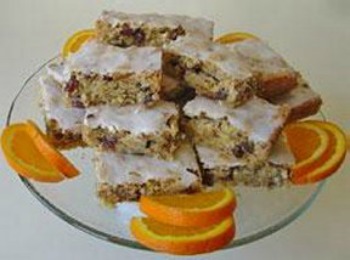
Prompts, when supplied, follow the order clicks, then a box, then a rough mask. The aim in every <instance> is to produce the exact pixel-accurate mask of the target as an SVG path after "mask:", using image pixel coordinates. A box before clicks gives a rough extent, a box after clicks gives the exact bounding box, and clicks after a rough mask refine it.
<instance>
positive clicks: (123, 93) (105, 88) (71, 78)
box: [51, 41, 162, 107]
mask: <svg viewBox="0 0 350 260" xmlns="http://www.w3.org/2000/svg"><path fill="white" fill-rule="evenodd" d="M161 62H162V53H161V50H159V49H157V48H154V47H143V48H136V47H130V48H127V49H123V48H118V47H114V46H108V45H104V44H101V43H98V42H96V41H89V42H87V43H86V44H85V45H84V46H82V48H81V49H80V50H79V51H78V52H76V53H74V54H71V55H69V56H68V57H67V59H66V60H65V62H64V64H62V65H61V67H60V66H57V65H56V67H53V66H51V71H52V70H54V69H56V71H55V72H56V73H55V74H59V73H61V74H62V75H56V77H58V78H61V79H62V80H63V81H64V87H63V90H64V92H65V94H66V96H67V98H68V99H73V100H74V99H80V100H81V102H82V103H83V104H84V105H85V106H86V107H88V106H94V105H101V104H108V105H117V106H123V105H130V104H136V103H144V104H147V105H151V104H153V103H154V102H155V101H157V100H158V99H159V92H160V83H161Z"/></svg>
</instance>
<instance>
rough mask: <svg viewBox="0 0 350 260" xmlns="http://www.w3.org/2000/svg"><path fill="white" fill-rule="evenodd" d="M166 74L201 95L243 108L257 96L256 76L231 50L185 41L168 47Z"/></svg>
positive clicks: (203, 41) (221, 46) (194, 39)
mask: <svg viewBox="0 0 350 260" xmlns="http://www.w3.org/2000/svg"><path fill="white" fill-rule="evenodd" d="M163 70H164V72H165V74H167V75H169V76H171V77H174V78H176V79H178V80H183V81H184V82H185V83H186V84H187V85H188V86H190V87H192V88H194V89H195V90H196V92H197V94H199V95H204V96H207V97H209V98H212V99H218V100H222V101H225V102H226V103H228V104H230V105H231V106H239V105H241V104H243V103H244V102H246V101H247V100H248V99H249V98H251V97H252V95H253V89H252V86H251V85H252V84H253V75H252V74H251V73H250V72H249V70H248V69H247V68H246V67H245V65H243V64H242V62H241V61H240V60H239V59H238V58H237V57H236V55H234V54H233V53H232V52H231V51H230V50H229V49H228V48H227V47H225V46H223V45H220V44H217V43H214V42H209V41H205V40H203V39H198V38H189V37H183V38H179V39H178V40H176V41H174V42H171V43H169V44H168V45H166V46H165V47H164V54H163Z"/></svg>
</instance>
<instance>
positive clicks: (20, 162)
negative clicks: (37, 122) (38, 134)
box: [1, 123, 64, 182]
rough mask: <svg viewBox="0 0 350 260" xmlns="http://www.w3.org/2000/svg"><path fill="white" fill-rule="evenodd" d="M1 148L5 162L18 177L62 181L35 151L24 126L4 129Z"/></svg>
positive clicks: (58, 174)
mask: <svg viewBox="0 0 350 260" xmlns="http://www.w3.org/2000/svg"><path fill="white" fill-rule="evenodd" d="M1 146H2V150H3V152H4V156H5V158H6V161H7V162H8V164H9V165H10V166H11V167H12V168H13V169H14V170H15V171H16V172H17V173H18V174H19V175H21V176H23V177H25V178H29V179H33V180H36V181H40V182H59V181H62V180H63V179H64V176H63V175H62V174H61V173H60V172H59V171H58V170H57V169H56V168H55V167H53V166H52V165H51V164H50V163H49V162H48V161H47V160H46V159H45V158H44V156H43V155H42V154H41V152H40V151H39V150H38V149H37V147H36V145H35V144H34V142H33V141H32V139H31V136H30V135H29V134H28V131H27V125H26V124H23V123H20V124H13V125H10V126H8V127H6V128H5V129H4V130H3V132H2V135H1Z"/></svg>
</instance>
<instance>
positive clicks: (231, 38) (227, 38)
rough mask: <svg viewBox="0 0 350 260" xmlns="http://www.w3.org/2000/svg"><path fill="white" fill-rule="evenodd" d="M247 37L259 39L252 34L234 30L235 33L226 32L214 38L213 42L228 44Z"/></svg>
mask: <svg viewBox="0 0 350 260" xmlns="http://www.w3.org/2000/svg"><path fill="white" fill-rule="evenodd" d="M247 39H259V38H258V37H256V36H255V35H253V34H250V33H246V32H235V33H227V34H224V35H222V36H220V37H219V38H217V39H216V40H215V42H218V43H221V44H228V43H234V42H240V41H244V40H247Z"/></svg>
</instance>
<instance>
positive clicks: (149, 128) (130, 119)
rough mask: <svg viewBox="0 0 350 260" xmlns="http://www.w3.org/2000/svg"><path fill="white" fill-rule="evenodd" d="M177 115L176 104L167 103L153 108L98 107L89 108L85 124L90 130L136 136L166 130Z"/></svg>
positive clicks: (136, 106)
mask: <svg viewBox="0 0 350 260" xmlns="http://www.w3.org/2000/svg"><path fill="white" fill-rule="evenodd" d="M176 114H178V111H177V109H176V106H175V104H174V103H171V102H165V101H161V102H158V103H157V104H156V105H155V106H153V107H151V108H148V107H146V106H145V105H143V104H138V105H130V106H124V107H117V106H96V107H89V108H87V111H86V116H85V119H84V124H85V125H87V126H88V127H90V128H97V127H102V128H107V129H109V130H110V131H118V130H128V131H130V132H131V133H134V134H141V133H146V134H147V133H157V132H159V131H161V130H162V129H164V128H165V127H166V122H167V120H168V119H169V118H170V117H171V116H172V115H176ZM90 115H93V116H90Z"/></svg>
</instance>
